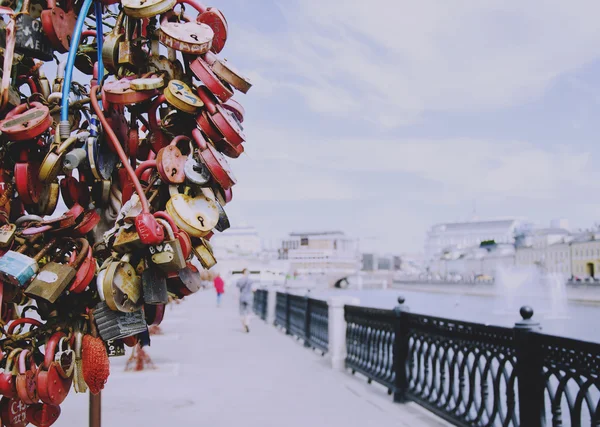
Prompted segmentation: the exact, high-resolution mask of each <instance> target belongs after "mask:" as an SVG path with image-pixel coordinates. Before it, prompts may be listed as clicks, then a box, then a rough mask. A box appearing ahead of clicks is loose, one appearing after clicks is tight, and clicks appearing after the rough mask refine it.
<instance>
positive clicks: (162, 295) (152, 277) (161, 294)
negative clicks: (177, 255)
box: [142, 266, 169, 305]
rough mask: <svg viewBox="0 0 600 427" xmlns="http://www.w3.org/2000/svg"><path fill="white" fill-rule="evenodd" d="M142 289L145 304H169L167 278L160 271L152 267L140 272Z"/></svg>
mask: <svg viewBox="0 0 600 427" xmlns="http://www.w3.org/2000/svg"><path fill="white" fill-rule="evenodd" d="M142 287H143V294H144V303H145V304H147V305H148V304H149V305H156V304H166V303H168V302H169V294H168V292H167V278H166V276H165V274H164V273H163V272H162V271H161V270H160V269H158V268H156V267H152V266H150V267H148V268H145V269H144V271H143V272H142Z"/></svg>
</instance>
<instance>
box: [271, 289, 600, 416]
mask: <svg viewBox="0 0 600 427" xmlns="http://www.w3.org/2000/svg"><path fill="white" fill-rule="evenodd" d="M276 304H277V307H276V316H275V318H276V320H275V324H276V325H278V326H279V327H281V328H282V329H284V330H285V331H286V333H287V334H290V335H294V336H296V337H298V338H299V339H302V340H304V342H305V345H306V346H307V347H312V348H318V349H320V350H321V351H322V352H323V353H325V352H330V353H331V356H332V364H333V366H334V367H336V365H337V367H339V365H340V364H341V363H340V354H342V355H344V354H345V359H344V365H345V367H346V368H348V369H350V370H351V371H352V373H356V372H358V373H360V374H362V375H364V376H366V377H367V380H368V382H371V381H375V382H378V383H380V384H382V385H384V386H385V387H387V388H388V391H389V393H390V394H393V395H394V400H395V401H397V402H405V401H414V402H416V403H418V404H420V405H421V406H423V407H425V408H427V409H429V410H430V411H432V412H434V413H435V414H437V415H438V416H440V417H442V418H444V419H446V420H447V421H449V422H451V423H452V424H454V425H458V426H475V425H476V426H479V425H486V426H523V427H537V426H539V427H541V426H544V425H547V424H552V425H565V426H566V425H572V426H584V425H592V426H597V425H600V344H597V343H591V342H583V341H578V340H573V339H568V338H562V337H556V336H551V335H547V334H543V333H542V332H541V331H540V325H539V323H537V322H536V321H535V320H534V318H533V310H532V309H531V308H529V307H523V308H521V317H522V320H520V321H518V322H517V323H516V324H515V327H514V328H506V327H499V326H490V325H484V324H478V323H472V322H463V321H457V320H452V319H445V318H439V317H434V316H425V315H421V314H417V313H411V312H410V310H408V307H406V306H405V305H404V299H403V298H399V306H398V307H397V308H396V309H394V310H382V309H375V308H369V307H361V306H358V305H356V303H354V304H347V303H340V301H335V300H330V301H329V304H328V303H326V302H325V301H319V300H314V299H311V298H307V297H303V296H297V295H290V294H286V293H280V292H278V293H277V296H276ZM341 304H346V305H345V306H344V318H343V320H341V315H340V314H339V313H340V311H339V310H340V305H341ZM261 307H262V306H260V305H259V310H262V308H261ZM336 307H337V310H338V311H337V314H335V313H336V311H335V310H336ZM336 322H338V323H339V325H340V326H336V325H332V323H336ZM340 327H341V328H342V331H343V332H342V335H341V336H345V339H344V340H341V339H338V338H339V336H340V332H339V328H340ZM332 331H334V332H332ZM335 331H337V332H335ZM336 337H338V338H336ZM340 341H341V343H340ZM342 357H343V356H342ZM336 360H337V363H335V361H336ZM546 420H548V421H546Z"/></svg>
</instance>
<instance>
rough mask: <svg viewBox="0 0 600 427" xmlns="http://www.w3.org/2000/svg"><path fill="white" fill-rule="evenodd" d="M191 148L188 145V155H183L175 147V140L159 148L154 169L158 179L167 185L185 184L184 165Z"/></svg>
mask: <svg viewBox="0 0 600 427" xmlns="http://www.w3.org/2000/svg"><path fill="white" fill-rule="evenodd" d="M191 151H192V147H191V144H190V145H189V149H188V153H187V154H185V155H184V154H183V153H182V151H181V150H180V149H179V147H178V145H177V140H176V139H173V141H171V143H170V144H169V145H168V146H166V147H164V148H161V149H160V150H159V152H158V154H157V155H156V169H157V171H158V173H159V175H160V178H161V179H162V180H163V181H164V182H166V183H167V184H183V183H184V182H185V178H186V175H185V164H186V160H187V156H189V155H190V154H191Z"/></svg>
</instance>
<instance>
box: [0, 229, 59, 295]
mask: <svg viewBox="0 0 600 427" xmlns="http://www.w3.org/2000/svg"><path fill="white" fill-rule="evenodd" d="M55 243H56V240H55V239H51V240H50V241H49V242H48V243H47V244H46V245H45V246H44V247H43V248H42V249H41V250H40V251H39V252H38V253H37V254H36V255H35V256H34V257H33V258H31V257H28V256H27V255H24V254H23V252H25V251H26V250H27V246H25V245H22V246H21V247H20V248H19V249H17V250H16V251H8V252H6V253H5V254H4V255H2V257H0V280H2V281H4V282H7V283H9V284H11V285H12V286H17V287H22V288H23V287H25V286H27V284H28V283H29V282H30V281H31V279H32V278H33V277H34V276H35V275H36V273H37V272H38V271H39V266H38V261H39V260H40V259H41V258H42V257H43V256H44V255H46V253H47V252H48V251H49V250H50V249H52V248H53V247H54V245H55Z"/></svg>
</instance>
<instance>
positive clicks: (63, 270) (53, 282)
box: [25, 238, 89, 304]
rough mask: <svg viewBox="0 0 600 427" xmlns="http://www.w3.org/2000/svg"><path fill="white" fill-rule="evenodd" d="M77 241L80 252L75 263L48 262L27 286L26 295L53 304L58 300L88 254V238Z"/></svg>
mask: <svg viewBox="0 0 600 427" xmlns="http://www.w3.org/2000/svg"><path fill="white" fill-rule="evenodd" d="M75 243H76V244H77V246H78V254H77V258H76V259H75V261H74V262H73V264H72V265H66V264H59V263H57V262H54V261H50V262H48V263H47V264H46V265H44V267H42V269H41V270H40V272H39V273H38V274H37V276H36V277H35V278H34V279H33V281H32V282H31V284H30V285H29V286H28V287H27V289H26V291H25V295H27V296H29V297H32V298H35V299H37V300H44V301H47V302H49V303H51V304H53V303H54V302H56V300H57V299H58V298H59V297H60V296H61V295H62V294H63V292H64V291H65V290H66V289H67V288H68V287H69V285H70V284H71V282H72V281H73V279H74V278H75V275H76V273H77V269H79V268H80V267H81V265H82V264H83V261H84V260H85V258H86V257H87V254H88V249H89V243H88V241H87V240H86V239H83V238H78V239H76V240H75Z"/></svg>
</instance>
